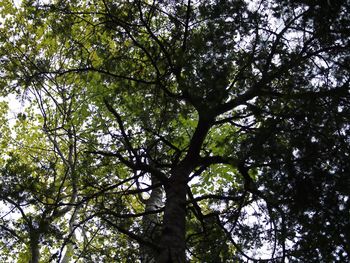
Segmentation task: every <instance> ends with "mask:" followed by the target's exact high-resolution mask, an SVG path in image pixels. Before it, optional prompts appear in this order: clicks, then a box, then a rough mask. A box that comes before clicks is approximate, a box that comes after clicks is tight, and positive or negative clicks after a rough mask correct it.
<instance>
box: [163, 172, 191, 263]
mask: <svg viewBox="0 0 350 263" xmlns="http://www.w3.org/2000/svg"><path fill="white" fill-rule="evenodd" d="M186 187H187V174H186V173H181V170H180V171H175V172H174V174H173V175H172V180H170V182H169V184H168V185H167V186H166V189H165V190H166V203H165V211H164V221H163V225H164V227H163V232H162V238H161V240H160V247H161V252H160V254H159V256H158V258H157V262H158V263H183V262H185V230H186V228H185V221H186Z"/></svg>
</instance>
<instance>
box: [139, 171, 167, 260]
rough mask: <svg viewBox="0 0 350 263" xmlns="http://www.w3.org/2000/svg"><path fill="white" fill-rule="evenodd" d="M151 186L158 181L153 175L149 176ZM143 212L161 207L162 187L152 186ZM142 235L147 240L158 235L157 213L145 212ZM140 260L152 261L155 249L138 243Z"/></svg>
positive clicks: (155, 238) (156, 237) (153, 239)
mask: <svg viewBox="0 0 350 263" xmlns="http://www.w3.org/2000/svg"><path fill="white" fill-rule="evenodd" d="M151 181H152V186H155V185H157V184H158V183H159V180H158V179H157V178H156V177H155V176H153V175H152V176H151ZM145 203H146V207H145V212H152V211H156V210H158V209H159V208H161V207H163V205H164V204H163V189H162V187H157V188H154V189H153V190H152V192H151V195H150V197H149V198H148V199H147V200H146V202H145ZM142 228H143V231H142V232H143V236H144V237H147V239H149V241H151V242H154V241H155V240H157V239H159V237H160V218H159V215H158V214H147V215H145V216H144V217H143V218H142ZM140 249H141V262H142V263H154V262H155V257H156V251H154V250H153V249H152V248H150V247H148V246H146V245H142V244H141V245H140Z"/></svg>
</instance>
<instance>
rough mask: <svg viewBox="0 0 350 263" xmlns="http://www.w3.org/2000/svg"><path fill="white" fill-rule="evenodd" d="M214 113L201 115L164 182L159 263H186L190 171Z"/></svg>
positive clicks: (196, 160)
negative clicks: (176, 163) (164, 197)
mask: <svg viewBox="0 0 350 263" xmlns="http://www.w3.org/2000/svg"><path fill="white" fill-rule="evenodd" d="M213 121H214V115H211V114H209V112H205V114H204V115H202V114H200V115H199V120H198V124H197V127H196V130H195V132H194V134H193V136H192V138H191V141H190V145H189V148H188V151H187V154H186V156H185V158H184V159H183V160H182V161H181V162H180V163H179V164H178V166H177V167H176V168H174V169H173V171H172V173H171V177H170V178H169V181H168V182H167V184H166V185H165V193H166V202H165V210H164V219H163V230H162V237H161V239H160V253H159V256H158V257H157V260H156V262H157V263H184V262H185V261H186V250H185V248H186V193H187V182H188V178H189V175H190V173H191V172H192V171H193V169H194V168H195V167H196V165H197V162H198V159H199V153H200V150H201V147H202V144H203V142H204V140H205V138H206V136H207V134H208V131H209V129H210V127H211V124H212V123H213Z"/></svg>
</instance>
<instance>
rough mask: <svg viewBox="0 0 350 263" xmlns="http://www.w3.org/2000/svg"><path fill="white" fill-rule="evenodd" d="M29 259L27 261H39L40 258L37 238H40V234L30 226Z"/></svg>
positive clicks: (32, 262)
mask: <svg viewBox="0 0 350 263" xmlns="http://www.w3.org/2000/svg"><path fill="white" fill-rule="evenodd" d="M29 235H30V254H31V257H30V261H29V263H39V259H40V248H39V239H40V234H39V231H37V229H35V228H32V229H31V230H30V233H29Z"/></svg>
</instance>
